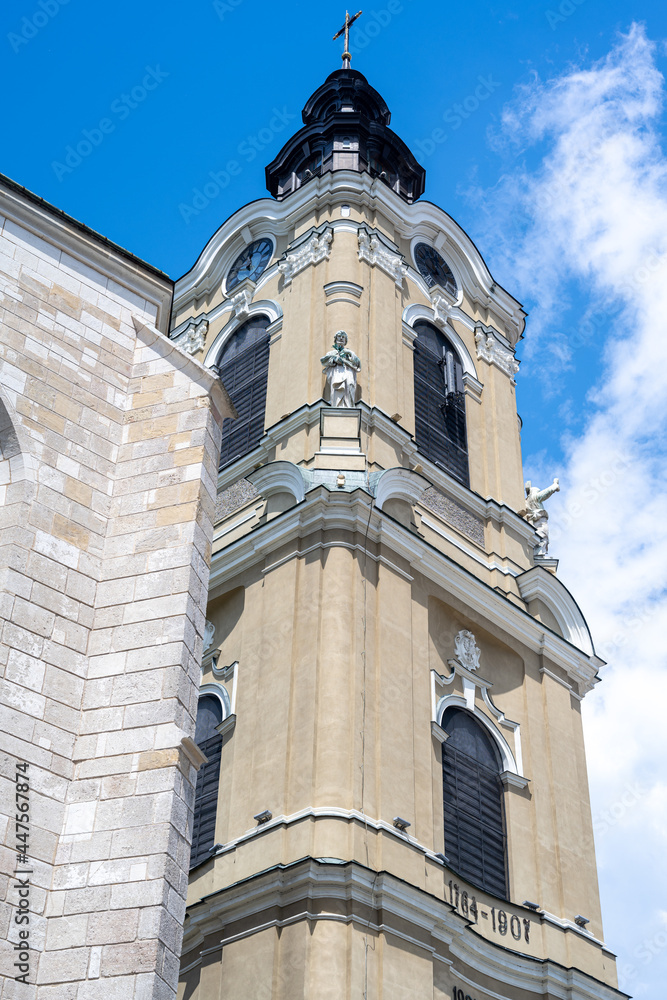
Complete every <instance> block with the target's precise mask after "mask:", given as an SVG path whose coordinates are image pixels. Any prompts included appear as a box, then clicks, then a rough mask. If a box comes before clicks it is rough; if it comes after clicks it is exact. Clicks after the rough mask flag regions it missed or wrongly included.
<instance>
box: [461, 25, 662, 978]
mask: <svg viewBox="0 0 667 1000" xmlns="http://www.w3.org/2000/svg"><path fill="white" fill-rule="evenodd" d="M655 57H656V50H655V46H654V44H653V43H652V42H651V41H650V40H649V39H648V38H647V37H646V33H645V30H644V29H643V27H642V26H640V25H633V26H632V27H631V29H630V31H629V33H628V34H627V35H622V36H620V37H619V39H618V40H617V42H616V44H615V45H614V47H613V49H612V50H611V51H610V52H609V54H608V55H607V57H606V58H605V59H603V60H601V61H599V62H597V63H595V64H593V65H592V66H590V67H588V68H583V69H582V68H574V69H571V70H570V71H569V72H568V73H566V74H564V75H562V76H560V77H558V78H556V79H554V80H551V81H549V82H546V83H542V82H540V81H534V82H533V83H532V84H531V85H530V86H526V87H523V88H521V90H520V91H519V92H518V94H517V96H516V99H515V100H514V101H513V102H512V104H511V105H510V106H509V107H507V108H506V109H505V112H504V116H503V120H502V129H501V132H500V133H499V134H498V135H497V136H496V137H495V143H496V147H497V149H498V150H499V151H500V152H501V154H503V155H505V156H508V155H509V154H512V155H513V156H514V161H513V162H511V163H510V164H509V166H507V167H506V172H505V174H504V176H503V177H502V179H501V180H500V182H499V183H498V185H496V187H495V188H494V189H493V190H492V191H488V192H479V191H478V192H475V193H474V198H475V201H476V203H477V204H478V205H479V206H480V207H481V208H483V209H484V210H485V211H486V213H487V218H488V220H489V231H488V232H487V234H486V236H485V237H484V239H485V241H486V245H488V243H489V241H491V243H492V245H493V247H494V248H495V256H496V259H498V255H502V257H504V260H505V263H504V266H502V267H501V268H496V270H498V271H502V272H503V273H499V275H498V277H499V279H500V280H501V281H502V283H503V284H504V285H505V286H506V287H507V288H509V289H510V290H512V291H516V292H517V293H518V294H519V297H521V294H523V296H524V297H525V298H527V299H528V300H530V299H531V298H533V299H534V302H535V308H533V309H532V312H531V318H530V321H529V325H528V330H527V341H526V350H525V352H524V353H525V354H526V356H527V357H528V358H529V360H530V364H531V369H532V368H533V367H537V366H542V367H545V368H546V369H547V370H549V369H550V368H551V369H555V371H556V373H557V374H562V371H563V368H564V366H569V365H571V362H572V356H573V355H576V351H577V348H578V346H579V344H578V343H577V336H578V332H577V331H574V334H575V335H574V336H571V337H570V340H569V346H568V343H566V344H564V343H563V335H562V333H561V332H560V328H559V320H558V313H559V307H560V306H561V305H562V303H563V302H566V301H570V300H571V298H572V294H573V291H572V290H573V285H572V284H571V283H572V282H575V283H577V287H578V289H581V287H585V288H586V289H587V293H588V305H587V313H588V314H590V315H593V316H595V315H597V316H598V322H597V323H596V324H595V330H596V336H597V337H600V336H603V337H604V340H605V343H604V350H603V354H602V365H601V367H600V370H599V371H598V372H591V373H590V379H591V382H592V383H594V387H593V391H592V392H591V393H590V394H589V399H588V405H589V407H590V411H589V412H588V413H587V416H586V420H585V423H584V426H583V430H581V431H580V433H579V434H578V436H577V437H574V438H573V437H567V438H564V439H563V441H562V442H561V443H562V446H563V449H564V453H565V456H566V461H565V467H564V468H557V467H555V464H554V462H553V459H550V457H549V456H548V455H547V456H545V455H544V454H540V456H539V462H538V463H536V464H537V465H538V468H537V469H535V468H528V469H527V474H528V475H529V476H531V477H532V478H533V479H536V480H537V479H547V478H548V477H550V476H551V475H553V474H556V475H560V476H561V481H562V484H563V492H562V493H561V495H560V497H559V498H558V500H556V499H555V498H554V501H552V507H551V509H552V518H551V525H552V546H551V551H552V554H553V555H556V556H558V557H560V559H561V565H560V571H559V573H560V576H561V578H562V579H563V580H564V582H565V583H566V584H567V586H568V587H570V589H571V590H572V592H573V593H574V595H575V597H576V598H577V599H578V600H579V601H580V602H581V604H582V608H583V610H584V613H585V614H586V615H587V618H588V621H589V624H590V625H591V628H592V631H593V636H594V638H595V640H596V642H597V646H598V650H599V652H600V654H601V655H603V656H605V657H606V658H608V659H609V666H608V667H607V668H606V669H605V671H604V681H603V683H602V684H601V685H600V687H599V688H598V689H597V690H596V691H595V692H594V693H593V694H592V695H589V697H588V698H587V700H586V702H585V703H584V704H585V722H586V732H587V751H588V762H589V769H590V776H591V789H592V798H593V814H594V817H596V828H597V832H598V853H599V860H600V871H601V885H602V896H603V904H606V905H605V910H604V912H605V915H606V917H607V920H606V936H607V940H608V943H609V945H610V947H611V948H612V949H614V950H617V951H618V952H619V968H620V970H621V986H623V985H625V986H626V987H627V989H628V991H629V992H633V993H634V994H635V996H642V995H648V993H647V991H648V990H650V988H651V985H652V984H658V983H662V984H664V980H665V978H667V971H666V966H667V947H661V948H658V947H657V946H656V948H654V951H655V954H653V952H651V958H650V960H647V959H645V953H646V947H645V944H646V941H649V942H651V941H654V939H655V940H659V941H662V937H666V941H667V936H665V934H664V929H663V928H664V910H661V908H660V906H661V904H662V905H663V906H664V897H665V890H667V876H666V874H665V866H664V861H663V859H664V852H665V847H666V846H667V785H666V783H665V780H664V761H665V760H667V726H666V725H665V723H664V706H665V705H667V648H666V644H665V641H664V637H663V630H664V622H665V619H666V614H665V613H666V612H667V501H666V499H665V492H666V490H667V483H666V479H667V477H666V476H665V471H666V469H667V445H666V435H665V431H666V429H667V426H666V425H667V363H666V358H665V354H666V352H665V344H666V343H667V325H666V317H667V160H666V159H665V156H664V154H663V152H662V150H661V146H660V135H659V131H658V129H659V121H660V115H661V113H662V108H663V99H664V95H665V82H664V79H663V77H662V75H661V74H660V73H659V71H658V69H657V68H656V64H655ZM535 152H538V153H540V155H541V159H540V162H539V164H538V166H537V167H536V168H535V169H531V168H529V167H527V166H525V165H524V164H523V163H522V162H520V161H519V159H518V157H524V156H526V155H527V154H528V153H531V154H532V155H533V157H534V154H535ZM482 245H484V243H483V244H482ZM492 255H493V254H492ZM517 286H518V287H517ZM531 308H532V304H531ZM600 317H602V321H601V322H600ZM584 328H585V327H583V326H582V329H584ZM565 333H566V335H567V331H565ZM633 788H634V789H635V790H637V789H639V788H641V789H642V791H641V794H639V793H638V794H636V795H634V797H633V795H632V794H631V792H630V791H628V790H629V789H633ZM630 799H631V800H632V801H629V800H630ZM626 801H628V804H627V805H624V802H626ZM614 812H615V813H618V814H619V815H618V817H617V818H616V819H615V820H614V821H613V822H606V824H605V823H603V822H602V820H601V818H600V817H601V816H602V815H603V814H605V813H606V814H607V815H612V814H613V813H614ZM603 827H604V828H603ZM631 873H632V877H631ZM656 935H657V937H656ZM642 948H643V949H644V950H643V951H642ZM650 950H651V949H649V951H650ZM656 995H657V994H656Z"/></svg>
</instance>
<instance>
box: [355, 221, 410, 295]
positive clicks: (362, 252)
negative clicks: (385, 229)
mask: <svg viewBox="0 0 667 1000" xmlns="http://www.w3.org/2000/svg"><path fill="white" fill-rule="evenodd" d="M358 239H359V260H363V261H365V262H366V263H367V264H370V265H371V267H379V268H380V269H381V270H382V271H384V272H385V274H388V275H389V277H390V278H393V279H394V281H395V283H396V286H397V288H402V287H403V279H404V277H405V275H406V273H407V270H408V269H407V266H406V265H405V264H404V263H403V257H402V256H401V254H400V253H396V252H395V251H393V250H390V249H389V247H387V246H385V245H384V244H383V242H382V240H381V239H380V237H379V235H378V234H377V233H376V232H373V231H371V232H369V231H368V230H367V229H366V228H365V227H364V226H361V227H360V228H359V231H358Z"/></svg>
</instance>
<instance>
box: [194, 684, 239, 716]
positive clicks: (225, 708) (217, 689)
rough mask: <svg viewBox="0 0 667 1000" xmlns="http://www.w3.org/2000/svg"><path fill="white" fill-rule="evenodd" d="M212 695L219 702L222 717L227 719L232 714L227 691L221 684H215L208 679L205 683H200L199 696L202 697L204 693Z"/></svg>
mask: <svg viewBox="0 0 667 1000" xmlns="http://www.w3.org/2000/svg"><path fill="white" fill-rule="evenodd" d="M207 694H209V695H213V697H214V698H217V699H218V701H219V702H220V707H221V708H222V719H221V722H224V721H225V719H228V718H229V716H230V715H231V714H232V703H231V700H230V697H229V692H228V691H227V690H226V689H225V688H224V687H223V685H222V684H216V683H215V682H214V681H208V682H207V683H206V684H202V685H201V687H200V688H199V697H200V698H203V697H204V696H205V695H207Z"/></svg>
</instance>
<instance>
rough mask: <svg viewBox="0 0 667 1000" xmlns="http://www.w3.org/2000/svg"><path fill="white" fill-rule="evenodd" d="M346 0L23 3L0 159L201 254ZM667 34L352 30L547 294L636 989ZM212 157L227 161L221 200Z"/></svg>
mask: <svg viewBox="0 0 667 1000" xmlns="http://www.w3.org/2000/svg"><path fill="white" fill-rule="evenodd" d="M343 16H344V8H343V7H341V6H339V5H338V4H334V3H331V2H329V0H325V2H321V3H318V4H312V3H308V4H306V3H303V2H298V0H296V2H294V3H293V4H291V5H290V6H289V7H285V5H276V4H271V3H267V2H265V0H227V2H224V0H217V2H211V0H191V2H190V3H189V4H187V5H186V4H177V3H175V2H162V3H157V2H155V0H146V2H143V3H141V4H137V3H136V2H135V3H132V4H130V3H129V2H127V0H116V2H115V3H114V4H106V5H98V4H91V3H88V4H85V3H84V2H83V0H69V2H67V3H62V2H59V0H34V2H33V0H30V2H19V0H6V2H5V3H4V4H3V6H2V10H1V12H0V48H1V49H2V58H1V59H0V82H1V85H2V93H3V95H5V100H4V101H3V127H2V130H1V137H0V153H1V156H0V170H1V171H2V172H4V173H5V174H8V175H9V176H10V177H12V178H13V179H14V180H16V181H18V182H19V183H21V184H24V185H25V186H26V187H28V188H30V189H31V190H33V191H35V192H36V193H37V194H39V195H41V196H42V197H44V198H46V199H47V200H48V201H50V202H51V203H52V204H54V205H56V206H58V207H59V208H62V209H64V210H65V211H66V212H68V213H69V214H71V215H73V216H75V217H76V218H78V219H80V220H82V221H83V222H85V223H86V224H87V225H89V226H91V227H92V228H94V229H96V230H98V231H99V232H101V233H103V234H104V235H105V236H107V237H109V238H110V239H112V240H115V241H116V242H118V243H120V244H121V245H122V246H124V247H126V248H127V249H129V250H131V251H132V252H134V253H135V254H137V255H139V256H140V257H143V258H144V259H146V260H148V261H149V262H150V263H152V264H154V265H155V266H157V267H160V268H162V269H163V270H165V271H166V272H167V273H168V274H169V275H170V276H171V277H173V278H177V277H179V276H180V275H181V274H183V273H184V272H185V271H187V270H188V269H189V268H190V267H191V266H192V264H193V263H194V261H195V259H196V258H197V256H198V255H199V253H200V251H201V250H202V248H203V246H204V245H205V243H206V242H207V240H208V239H209V238H210V236H211V235H212V233H213V232H214V231H215V230H216V229H217V227H218V226H219V225H220V224H221V223H222V222H223V221H224V220H225V219H226V218H227V217H228V216H229V215H230V214H232V213H233V212H234V211H235V210H236V209H237V208H238V207H239V206H241V205H243V204H244V203H246V202H248V201H251V200H253V199H255V198H260V197H264V196H265V194H266V191H265V181H264V167H265V165H266V164H267V163H268V162H270V161H271V160H272V159H273V157H274V156H275V154H276V152H277V151H278V149H279V148H280V147H281V145H282V144H283V142H284V141H285V139H286V138H287V136H288V135H289V134H291V132H293V131H294V130H296V128H297V127H298V125H299V123H300V112H301V108H302V107H303V105H304V103H305V101H306V99H307V97H308V96H309V95H310V93H312V91H313V90H314V89H315V88H316V87H317V86H319V84H320V83H321V82H322V81H323V79H324V78H325V76H326V75H328V73H329V72H331V71H332V70H333V69H335V68H337V67H338V66H339V65H340V58H339V53H340V51H341V45H340V43H339V42H337V43H334V42H333V41H332V40H331V38H332V35H333V34H334V32H335V31H336V30H337V29H338V27H339V26H340V24H341V22H342V19H343ZM665 39H667V7H666V6H665V5H664V4H660V3H658V2H655V0H640V2H638V3H635V4H634V5H633V8H632V9H631V10H630V9H629V8H628V5H627V4H625V3H623V4H622V3H620V2H619V0H606V2H602V0H545V2H532V0H531V2H529V0H519V2H513V3H483V2H479V0H473V2H470V3H467V4H460V5H458V8H457V7H456V6H455V5H451V4H436V3H432V2H426V0H377V2H376V4H375V5H374V6H373V7H367V8H366V9H365V10H364V14H363V16H362V18H361V19H360V21H359V22H358V28H353V50H354V58H353V66H355V68H357V69H360V70H361V71H362V72H363V73H365V74H366V76H367V77H368V79H369V80H370V82H371V83H372V84H373V86H375V87H376V88H377V89H378V90H379V91H380V93H381V94H382V95H383V97H384V98H385V100H386V101H387V103H388V105H389V107H390V108H391V111H392V127H393V128H394V129H395V131H396V132H397V133H398V134H399V135H400V136H401V137H402V138H403V139H404V140H405V141H406V142H407V143H408V144H409V145H410V146H411V147H412V148H413V150H414V151H415V154H416V155H417V158H418V159H419V160H420V162H421V163H422V164H423V165H424V167H425V168H426V171H427V173H426V194H425V197H426V198H428V199H429V200H431V201H434V202H436V203H437V204H439V205H441V206H442V207H443V208H444V209H445V210H446V211H448V212H449V213H450V214H451V215H452V216H453V217H454V218H455V219H456V220H457V221H458V222H459V223H460V224H461V225H462V226H463V228H464V229H465V230H466V231H467V232H468V233H469V234H470V235H471V236H472V238H473V239H474V240H475V242H476V243H477V245H478V246H479V248H480V250H481V252H482V254H483V255H484V257H485V259H486V261H487V263H488V265H489V267H490V270H491V272H492V273H493V275H494V277H495V278H496V279H497V280H498V281H499V282H500V283H501V284H503V285H505V287H506V288H507V289H508V290H509V291H510V292H512V293H513V294H514V295H516V296H517V297H518V298H519V299H521V300H522V301H523V302H524V304H525V306H526V308H527V309H528V310H529V314H530V315H529V320H528V326H527V331H526V337H525V339H524V341H523V343H522V345H521V346H520V349H519V357H520V358H521V359H522V362H523V363H522V372H521V373H520V375H519V378H518V387H517V397H518V404H519V411H520V413H521V415H522V417H523V421H524V432H523V444H524V457H525V463H526V473H527V475H530V476H532V478H533V479H535V480H536V481H537V480H539V481H540V484H542V481H544V483H546V481H547V480H550V477H551V476H552V475H560V477H561V480H562V483H563V491H562V492H561V494H559V495H557V496H556V497H554V498H553V499H552V501H550V510H551V511H552V539H553V540H552V554H553V555H556V556H558V557H560V558H561V567H560V574H561V578H562V579H563V580H564V581H565V582H566V584H568V585H569V586H570V587H571V589H572V590H573V592H574V593H575V595H576V596H577V598H579V599H580V602H581V604H582V607H583V609H584V611H585V613H586V614H587V616H588V618H589V622H590V624H591V626H592V628H593V632H594V637H595V638H596V640H597V644H598V648H599V651H600V653H601V655H603V656H605V658H607V659H608V660H609V666H608V667H607V668H606V670H605V683H604V684H602V685H601V686H600V687H599V688H598V689H597V690H596V691H595V692H594V693H593V694H592V695H590V696H589V697H588V698H587V699H586V702H585V704H584V721H585V725H586V731H587V746H588V757H589V766H590V771H591V794H592V802H593V815H594V820H595V825H596V833H597V842H598V856H599V862H600V881H601V891H602V900H603V913H604V916H605V931H606V939H607V942H608V944H609V946H610V947H611V948H612V950H615V951H617V952H618V954H619V968H620V970H621V976H620V979H621V986H622V987H623V988H625V989H626V991H627V992H629V993H633V994H634V995H635V996H637V997H657V996H661V995H663V994H664V985H663V984H664V982H665V980H667V902H666V901H665V890H666V889H667V876H666V874H665V866H664V862H663V859H664V856H665V847H666V846H667V845H666V844H665V840H666V835H665V830H666V829H667V785H666V783H665V780H664V774H663V765H662V761H664V760H665V759H667V735H664V733H665V731H666V730H667V727H665V726H664V724H663V722H662V718H661V715H660V712H661V706H662V704H664V701H665V699H666V698H667V680H666V678H667V672H666V671H665V669H664V668H665V654H664V652H663V644H662V633H661V629H660V624H659V623H660V620H661V617H662V616H663V614H664V611H665V610H666V608H667V599H666V588H667V578H666V571H665V566H666V565H667V509H666V507H665V501H664V499H663V495H662V491H663V490H664V481H665V464H666V463H665V445H664V441H665V434H664V432H665V423H666V422H667V412H666V403H665V401H666V400H667V385H665V375H664V369H665V364H664V360H663V355H664V350H663V348H662V343H663V340H664V336H663V334H662V329H663V327H664V316H665V313H666V311H667V293H666V292H665V288H666V287H667V282H666V281H665V276H666V274H667V265H666V264H665V261H667V255H666V251H667V237H666V236H664V235H663V234H665V233H667V162H666V161H665V149H664V132H665V117H664V97H665V81H664V79H663V74H664V73H665V70H666V68H667V49H666V47H665ZM476 92H477V95H483V96H482V98H481V100H480V98H479V96H477V97H475V94H476ZM7 95H12V99H11V100H9V99H7ZM82 140H85V141H87V142H89V143H90V147H91V150H90V154H89V155H86V156H83V157H81V159H80V162H77V159H76V157H72V156H71V155H70V157H69V160H68V158H67V157H68V147H76V146H77V144H78V143H80V142H81V141H82ZM84 148H85V147H84ZM211 172H213V173H214V174H218V175H219V176H220V177H222V179H223V181H222V182H223V183H224V185H225V186H224V187H223V188H222V190H221V191H220V193H219V194H218V196H217V197H215V198H214V199H212V200H211V201H210V202H209V203H208V204H207V205H202V203H201V201H195V200H194V199H195V195H196V191H197V189H199V190H201V188H202V187H203V185H204V184H206V183H207V182H208V181H209V180H210V176H209V175H210V173H211Z"/></svg>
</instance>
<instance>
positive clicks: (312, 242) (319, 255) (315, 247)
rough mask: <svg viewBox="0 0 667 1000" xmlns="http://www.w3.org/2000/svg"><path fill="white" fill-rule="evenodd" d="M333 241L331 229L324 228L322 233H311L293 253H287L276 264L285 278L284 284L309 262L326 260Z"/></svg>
mask: <svg viewBox="0 0 667 1000" xmlns="http://www.w3.org/2000/svg"><path fill="white" fill-rule="evenodd" d="M332 243H333V230H332V229H325V231H324V232H323V233H313V235H312V236H311V237H310V239H309V240H306V242H305V243H304V244H303V246H300V247H299V248H298V249H297V250H295V251H294V252H293V253H288V254H287V255H286V257H285V260H281V261H280V263H279V264H278V270H279V271H280V273H281V274H282V276H283V278H284V279H285V284H286V285H289V283H290V281H291V280H292V278H293V277H294V275H295V274H298V273H299V271H303V269H304V267H308V265H309V264H318V263H319V262H320V261H321V260H328V259H329V255H330V254H331V244H332Z"/></svg>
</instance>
